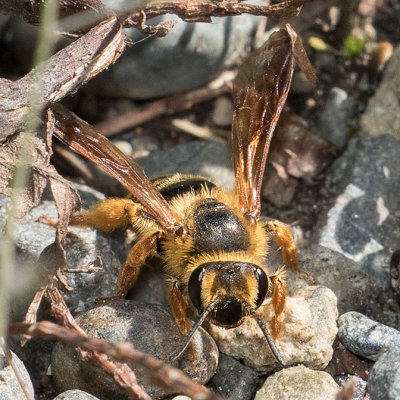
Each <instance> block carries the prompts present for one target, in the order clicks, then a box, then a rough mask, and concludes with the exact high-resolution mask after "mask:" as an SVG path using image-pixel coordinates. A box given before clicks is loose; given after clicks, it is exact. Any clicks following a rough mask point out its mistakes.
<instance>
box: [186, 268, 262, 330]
mask: <svg viewBox="0 0 400 400" xmlns="http://www.w3.org/2000/svg"><path fill="white" fill-rule="evenodd" d="M269 287H270V282H269V278H268V277H267V275H266V274H265V272H264V271H263V270H262V269H261V268H260V267H258V266H257V265H255V264H251V263H244V262H233V261H217V262H209V263H205V264H202V265H200V266H199V267H197V268H196V269H195V270H194V271H193V272H192V274H191V276H190V278H189V283H188V291H189V297H190V299H191V301H192V303H193V305H194V306H195V307H196V308H197V310H198V311H199V313H203V311H204V310H205V309H206V308H207V307H208V305H210V304H211V303H215V302H216V303H215V306H214V307H213V309H212V310H211V311H210V313H209V318H210V319H211V321H212V322H213V323H214V324H216V325H218V326H222V327H225V328H234V327H235V326H238V325H240V324H241V323H242V320H243V318H244V317H245V316H246V315H247V314H248V305H250V306H251V307H252V308H258V307H259V306H260V305H261V303H262V302H263V301H264V299H265V296H266V294H267V293H268V291H269V290H268V289H269ZM216 299H218V300H217V301H216Z"/></svg>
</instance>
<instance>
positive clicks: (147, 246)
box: [115, 232, 159, 297]
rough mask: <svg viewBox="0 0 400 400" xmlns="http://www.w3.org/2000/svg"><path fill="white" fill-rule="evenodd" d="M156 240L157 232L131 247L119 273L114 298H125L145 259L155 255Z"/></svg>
mask: <svg viewBox="0 0 400 400" xmlns="http://www.w3.org/2000/svg"><path fill="white" fill-rule="evenodd" d="M158 238H159V232H155V233H152V234H151V235H148V236H145V237H144V238H142V239H140V240H139V241H138V242H136V243H135V245H134V246H133V247H132V249H131V251H130V252H129V254H128V257H127V259H126V261H125V262H124V264H123V265H122V268H121V270H120V271H119V275H118V281H117V290H116V294H115V296H116V297H124V296H126V294H127V293H128V291H129V290H130V289H131V288H132V286H133V285H134V283H135V281H136V279H137V277H138V275H139V272H140V268H141V267H142V266H143V265H144V263H145V262H146V259H147V258H148V257H149V256H152V255H154V254H155V253H156V251H157V241H158Z"/></svg>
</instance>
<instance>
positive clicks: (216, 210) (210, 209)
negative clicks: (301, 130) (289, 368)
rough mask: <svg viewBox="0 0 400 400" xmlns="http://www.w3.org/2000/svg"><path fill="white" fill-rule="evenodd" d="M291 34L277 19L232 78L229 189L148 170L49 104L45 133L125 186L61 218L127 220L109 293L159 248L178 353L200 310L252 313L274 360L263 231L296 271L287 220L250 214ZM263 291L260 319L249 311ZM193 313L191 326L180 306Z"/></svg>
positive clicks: (90, 223)
mask: <svg viewBox="0 0 400 400" xmlns="http://www.w3.org/2000/svg"><path fill="white" fill-rule="evenodd" d="M293 49H294V47H293V38H292V37H291V35H290V34H289V33H288V32H287V31H286V30H284V29H281V30H279V31H277V32H275V33H273V34H272V35H271V36H270V38H269V40H268V41H267V42H266V43H265V44H264V45H263V46H262V47H261V48H259V49H258V50H256V51H255V52H254V53H253V54H252V55H250V57H248V58H247V59H246V60H245V61H244V63H243V64H242V66H241V68H240V69H239V72H238V75H237V77H236V79H235V80H234V82H233V97H234V105H235V111H234V115H233V127H232V136H231V147H232V153H233V164H234V170H235V177H236V190H235V191H227V190H225V189H223V188H221V187H218V186H217V185H216V184H215V183H214V182H212V181H211V180H209V179H207V178H204V177H202V176H194V175H181V174H174V175H170V176H163V177H160V178H157V179H153V180H150V179H149V178H148V177H147V176H146V175H145V174H144V172H142V170H141V169H140V167H139V166H138V165H137V164H136V163H135V162H134V161H133V160H132V159H130V158H129V157H127V156H125V155H124V154H123V153H122V152H121V151H120V150H118V149H117V148H116V147H115V146H114V145H113V144H112V143H111V142H110V141H109V140H108V139H106V138H105V137H103V136H102V135H100V134H99V133H98V132H96V131H95V130H94V129H93V128H92V127H91V126H90V125H88V124H87V123H86V122H84V121H82V120H80V119H79V118H78V117H77V116H76V115H74V114H72V113H70V112H65V111H64V112H60V111H59V108H57V107H53V115H54V118H55V134H56V136H57V137H58V138H59V139H61V140H62V141H63V142H65V143H66V144H67V145H68V146H69V147H71V148H72V149H73V150H75V151H77V152H78V153H80V154H82V155H83V156H85V157H87V158H88V159H90V160H91V161H93V162H95V163H96V164H97V165H99V166H100V167H101V168H102V169H103V170H105V171H106V172H108V173H109V174H110V175H111V176H113V177H114V178H116V179H117V180H118V181H119V182H120V183H121V184H122V185H123V186H124V187H125V188H126V189H128V190H129V192H130V193H131V197H128V198H109V199H106V200H103V201H101V202H99V203H97V204H96V205H94V206H93V207H92V208H91V209H90V210H88V211H85V212H82V213H80V214H76V215H74V216H72V218H71V220H70V223H69V224H70V225H74V226H86V227H94V228H97V229H101V230H103V231H112V230H113V229H115V228H117V227H120V226H129V227H130V228H132V229H133V231H134V232H135V233H136V234H137V237H138V240H137V241H136V243H135V244H134V246H133V248H132V249H131V250H130V252H129V255H128V257H127V259H126V261H125V263H124V264H123V266H122V268H121V271H120V273H119V277H118V282H117V288H116V294H115V297H124V296H125V295H126V294H127V292H128V290H130V289H131V288H132V286H133V285H134V283H135V281H136V279H137V276H138V274H139V271H140V268H141V267H142V265H144V264H145V262H146V260H147V259H148V258H149V257H153V256H159V257H160V258H161V259H162V261H163V269H164V272H165V275H166V276H167V277H168V278H167V285H168V297H169V303H170V307H171V312H172V316H173V318H174V319H175V321H176V323H177V325H178V327H179V330H180V332H181V334H182V336H183V337H184V338H185V339H184V341H183V343H182V345H181V347H180V349H179V350H178V351H177V352H176V353H175V357H177V356H179V355H180V354H181V353H182V352H183V350H185V348H186V347H187V345H188V344H189V342H190V339H191V337H192V335H193V333H194V332H195V331H196V329H197V328H198V327H199V326H200V325H201V324H202V323H203V322H204V320H205V319H206V317H208V319H209V320H210V322H211V323H213V324H216V325H218V326H222V327H225V328H233V327H236V326H238V325H240V324H241V323H242V322H243V319H244V318H246V317H248V316H252V317H253V318H255V319H256V321H257V323H258V325H259V326H260V328H261V329H262V331H263V333H264V335H265V337H266V339H267V341H268V343H269V346H270V348H271V350H272V351H273V353H274V355H275V357H276V359H277V360H278V362H279V363H280V364H281V365H282V366H284V365H285V362H284V360H283V359H282V357H281V356H280V354H279V351H278V350H277V347H276V345H275V344H274V341H275V340H276V339H277V338H278V337H279V334H280V331H281V327H282V323H283V316H284V309H285V299H286V285H285V279H284V270H283V268H280V269H278V271H276V272H274V273H272V272H271V271H269V269H268V267H267V264H266V260H265V258H266V253H267V250H268V242H269V238H270V237H271V236H272V237H273V238H274V240H275V241H276V243H277V244H278V246H279V247H280V248H281V250H282V255H283V262H284V264H285V266H286V267H289V268H293V269H295V270H298V271H299V272H302V273H304V274H306V272H305V271H303V270H301V269H300V268H299V265H298V251H297V247H296V245H295V243H294V240H293V237H292V234H291V232H290V230H289V229H288V228H287V227H286V226H285V225H284V224H282V223H281V222H278V221H270V222H263V221H261V220H260V189H261V183H262V178H263V174H264V169H265V163H266V156H267V153H268V149H269V145H270V141H271V138H272V133H273V131H274V129H275V125H276V123H277V121H278V118H279V115H280V112H281V110H282V108H283V105H284V103H285V101H286V97H287V94H288V91H289V86H290V82H291V78H292V74H293V64H294V50H293ZM266 298H272V306H273V308H274V313H275V315H274V317H273V319H272V322H271V326H270V328H269V329H267V327H266V326H265V325H264V323H263V322H262V320H261V319H260V318H259V317H258V315H257V314H256V310H257V308H258V307H260V305H261V304H262V303H263V301H264V300H265V299H266ZM191 305H192V306H194V307H195V309H197V311H198V314H199V320H198V321H197V322H196V323H195V324H194V325H193V326H192V324H191V322H190V321H189V320H188V319H187V308H188V307H190V306H191Z"/></svg>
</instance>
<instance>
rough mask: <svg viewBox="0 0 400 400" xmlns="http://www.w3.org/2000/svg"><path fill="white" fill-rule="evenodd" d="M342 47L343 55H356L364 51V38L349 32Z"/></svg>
mask: <svg viewBox="0 0 400 400" xmlns="http://www.w3.org/2000/svg"><path fill="white" fill-rule="evenodd" d="M343 47H344V48H343V53H344V55H345V56H347V57H353V56H358V55H360V54H361V53H362V52H363V51H364V47H365V39H363V38H360V37H357V36H354V35H351V34H350V35H349V36H347V37H346V39H345V40H344V43H343Z"/></svg>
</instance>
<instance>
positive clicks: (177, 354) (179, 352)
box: [168, 297, 219, 362]
mask: <svg viewBox="0 0 400 400" xmlns="http://www.w3.org/2000/svg"><path fill="white" fill-rule="evenodd" d="M218 302H219V298H218V297H217V298H216V299H215V300H214V301H213V302H211V303H210V304H209V305H208V306H207V307H206V309H205V310H204V311H203V313H202V314H201V315H200V318H199V320H198V321H197V322H196V323H195V324H194V325H193V326H192V329H191V330H190V332H189V333H188V334H187V335H186V337H185V339H183V342H182V344H181V346H180V347H178V349H177V350H176V351H174V352H173V353H172V354H171V355H170V357H169V360H168V361H169V362H172V361H175V360H176V359H177V358H178V357H180V356H181V355H182V353H183V352H184V351H185V350H186V348H187V347H188V346H189V343H190V340H191V339H192V337H193V335H194V334H195V332H196V331H197V329H199V328H200V326H201V325H202V324H203V322H204V320H205V319H206V318H207V315H208V314H209V313H210V312H211V311H212V309H213V308H214V307H215V306H216V305H217V303H218Z"/></svg>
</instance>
